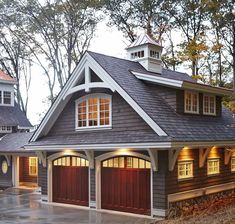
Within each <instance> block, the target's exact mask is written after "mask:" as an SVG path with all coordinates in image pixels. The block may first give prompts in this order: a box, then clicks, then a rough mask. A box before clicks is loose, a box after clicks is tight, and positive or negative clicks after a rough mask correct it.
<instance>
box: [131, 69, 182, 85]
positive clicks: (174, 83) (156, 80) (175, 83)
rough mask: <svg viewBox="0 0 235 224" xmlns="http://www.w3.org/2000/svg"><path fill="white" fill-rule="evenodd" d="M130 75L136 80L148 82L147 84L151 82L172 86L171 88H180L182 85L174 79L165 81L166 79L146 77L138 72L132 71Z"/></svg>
mask: <svg viewBox="0 0 235 224" xmlns="http://www.w3.org/2000/svg"><path fill="white" fill-rule="evenodd" d="M131 73H132V74H134V75H135V76H136V78H137V79H140V80H143V81H149V82H153V83H159V84H162V85H167V86H173V87H178V88H181V87H182V85H183V82H182V81H178V80H174V79H167V78H163V77H157V76H153V75H147V74H143V73H140V72H134V71H132V72H131Z"/></svg>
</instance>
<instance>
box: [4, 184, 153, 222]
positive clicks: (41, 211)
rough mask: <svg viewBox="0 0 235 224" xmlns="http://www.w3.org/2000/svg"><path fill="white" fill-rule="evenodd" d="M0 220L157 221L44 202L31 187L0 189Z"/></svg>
mask: <svg viewBox="0 0 235 224" xmlns="http://www.w3.org/2000/svg"><path fill="white" fill-rule="evenodd" d="M0 223H4V224H7V223H17V224H19V223H20V224H22V223H28V224H34V223H40V224H47V223H48V224H49V223H58V224H61V223H68V224H74V223H79V224H80V223H84V224H85V223H103V224H116V223H120V224H121V223H122V224H124V223H127V224H129V223H134V224H152V223H155V221H154V220H152V219H148V218H139V217H133V216H127V215H116V214H111V213H104V212H97V211H94V210H88V209H79V208H71V207H64V206H57V205H56V206H55V205H51V204H46V203H41V202H40V195H39V194H36V193H34V192H33V191H32V190H26V189H8V190H5V191H3V192H0Z"/></svg>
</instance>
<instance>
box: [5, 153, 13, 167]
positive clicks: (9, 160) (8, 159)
mask: <svg viewBox="0 0 235 224" xmlns="http://www.w3.org/2000/svg"><path fill="white" fill-rule="evenodd" d="M3 156H4V157H5V159H6V161H7V165H8V166H11V156H9V155H6V154H4V155H3Z"/></svg>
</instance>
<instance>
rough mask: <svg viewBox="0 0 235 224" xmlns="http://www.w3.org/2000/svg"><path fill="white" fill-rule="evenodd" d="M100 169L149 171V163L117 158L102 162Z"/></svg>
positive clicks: (131, 158) (129, 158) (137, 159)
mask: <svg viewBox="0 0 235 224" xmlns="http://www.w3.org/2000/svg"><path fill="white" fill-rule="evenodd" d="M102 167H109V168H134V169H135V168H136V169H150V168H151V163H150V162H149V161H147V160H144V159H140V158H137V157H131V156H119V157H114V158H110V159H107V160H104V161H103V162H102Z"/></svg>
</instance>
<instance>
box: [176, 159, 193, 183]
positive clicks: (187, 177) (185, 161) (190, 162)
mask: <svg viewBox="0 0 235 224" xmlns="http://www.w3.org/2000/svg"><path fill="white" fill-rule="evenodd" d="M182 164H191V166H192V175H189V176H180V175H179V165H182ZM177 172H178V180H179V181H181V180H187V179H192V178H193V160H178V166H177Z"/></svg>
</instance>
